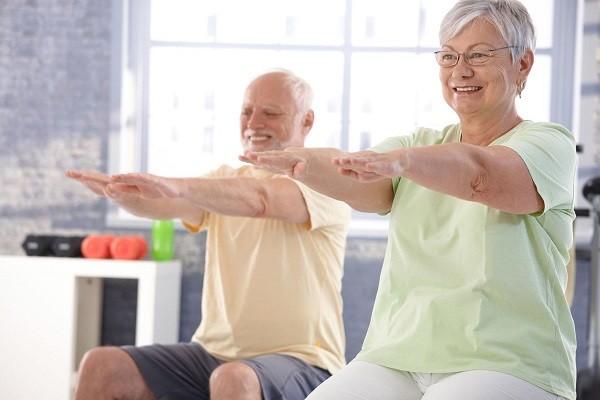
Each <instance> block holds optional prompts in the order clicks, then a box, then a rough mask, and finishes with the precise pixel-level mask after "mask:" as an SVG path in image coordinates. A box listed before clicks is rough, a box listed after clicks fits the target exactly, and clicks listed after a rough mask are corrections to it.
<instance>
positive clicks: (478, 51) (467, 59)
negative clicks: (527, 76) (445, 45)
mask: <svg viewBox="0 0 600 400" xmlns="http://www.w3.org/2000/svg"><path fill="white" fill-rule="evenodd" d="M515 47H517V46H505V47H498V48H497V49H489V50H472V51H467V52H465V53H458V52H456V51H453V50H438V51H434V52H433V54H434V55H435V61H436V62H437V63H438V65H439V66H440V67H442V68H450V67H454V66H456V65H457V64H458V62H459V61H460V57H461V56H466V55H467V54H469V53H471V54H473V53H483V52H490V53H491V52H493V51H498V50H504V49H513V48H515ZM440 53H453V54H456V56H457V57H456V62H455V63H454V64H452V65H442V64H441V63H440V61H439V60H438V56H437V55H438V54H440ZM490 58H492V54H489V56H488V58H487V59H486V60H485V61H483V62H482V63H479V64H471V61H470V60H472V59H473V58H472V57H464V60H465V62H466V63H467V64H469V65H471V66H473V65H474V66H478V65H483V64H485V63H486V62H488V61H489V60H490Z"/></svg>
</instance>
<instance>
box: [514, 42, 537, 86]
mask: <svg viewBox="0 0 600 400" xmlns="http://www.w3.org/2000/svg"><path fill="white" fill-rule="evenodd" d="M533 59H534V56H533V50H531V49H527V51H525V54H523V55H522V56H521V60H520V61H519V80H518V82H517V83H520V82H522V83H523V84H524V83H525V81H527V76H529V71H531V67H532V66H533Z"/></svg>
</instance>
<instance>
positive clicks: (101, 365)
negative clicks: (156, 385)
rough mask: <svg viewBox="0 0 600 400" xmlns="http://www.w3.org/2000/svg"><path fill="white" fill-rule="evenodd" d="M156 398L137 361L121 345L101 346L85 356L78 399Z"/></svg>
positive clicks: (82, 362) (78, 386)
mask: <svg viewBox="0 0 600 400" xmlns="http://www.w3.org/2000/svg"><path fill="white" fill-rule="evenodd" d="M103 398H148V399H151V398H154V397H153V395H152V393H151V392H150V389H149V388H148V386H147V385H146V382H145V381H144V379H143V377H142V376H141V374H140V372H139V370H138V368H137V365H136V364H135V362H134V361H133V359H132V358H131V357H130V356H129V354H127V353H126V352H125V351H124V350H122V349H121V348H119V347H97V348H94V349H92V350H89V351H88V352H87V353H86V354H85V355H84V356H83V359H82V360H81V364H80V366H79V373H78V377H77V387H76V390H75V399H77V400H79V399H86V400H87V399H103Z"/></svg>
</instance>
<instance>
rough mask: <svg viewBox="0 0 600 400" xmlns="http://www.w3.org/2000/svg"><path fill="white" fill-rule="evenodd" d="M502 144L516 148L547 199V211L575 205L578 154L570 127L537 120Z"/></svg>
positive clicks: (545, 201)
mask: <svg viewBox="0 0 600 400" xmlns="http://www.w3.org/2000/svg"><path fill="white" fill-rule="evenodd" d="M501 145H504V146H507V147H510V148H511V149H513V150H515V151H516V152H517V153H518V154H519V156H520V157H521V158H522V159H523V161H524V162H525V164H526V165H527V169H528V170H529V173H530V174H531V177H532V179H533V182H534V183H535V185H536V188H537V190H538V193H539V194H540V196H541V197H542V199H543V200H544V212H546V211H548V210H550V209H552V208H562V209H572V208H573V201H574V191H575V188H574V182H575V174H576V165H577V153H576V150H575V139H574V138H573V135H572V134H571V132H569V130H567V129H566V128H565V127H563V126H561V125H558V124H551V123H536V124H532V125H530V126H528V127H527V128H525V129H523V130H521V131H518V132H516V133H515V134H513V135H511V137H510V138H508V140H507V141H506V142H504V143H501Z"/></svg>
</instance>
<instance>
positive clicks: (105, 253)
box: [81, 235, 115, 258]
mask: <svg viewBox="0 0 600 400" xmlns="http://www.w3.org/2000/svg"><path fill="white" fill-rule="evenodd" d="M114 238H115V237H114V236H113V235H88V236H86V237H85V239H83V241H82V242H81V253H82V254H83V256H84V257H85V258H110V257H111V255H110V244H111V243H112V241H113V240H114Z"/></svg>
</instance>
